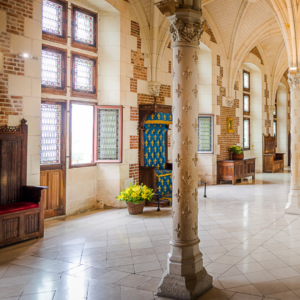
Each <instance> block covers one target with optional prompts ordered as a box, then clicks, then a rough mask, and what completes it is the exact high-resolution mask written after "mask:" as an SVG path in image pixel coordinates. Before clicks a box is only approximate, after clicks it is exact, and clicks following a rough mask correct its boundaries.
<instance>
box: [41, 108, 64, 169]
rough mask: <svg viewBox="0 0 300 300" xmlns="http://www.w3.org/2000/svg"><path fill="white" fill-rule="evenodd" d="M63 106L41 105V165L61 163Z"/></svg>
mask: <svg viewBox="0 0 300 300" xmlns="http://www.w3.org/2000/svg"><path fill="white" fill-rule="evenodd" d="M60 135H61V107H60V106H59V105H50V104H42V105H41V153H40V157H41V159H40V161H41V165H53V164H59V163H60Z"/></svg>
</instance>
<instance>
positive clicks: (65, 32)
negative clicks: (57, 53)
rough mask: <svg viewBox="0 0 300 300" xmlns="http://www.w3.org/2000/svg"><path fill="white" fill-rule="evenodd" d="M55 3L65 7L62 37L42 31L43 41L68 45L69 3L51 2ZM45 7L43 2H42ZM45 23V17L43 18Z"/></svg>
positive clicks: (57, 0)
mask: <svg viewBox="0 0 300 300" xmlns="http://www.w3.org/2000/svg"><path fill="white" fill-rule="evenodd" d="M49 1H51V2H53V3H56V4H59V5H61V6H62V7H63V9H62V13H63V15H62V35H61V36H60V35H57V34H53V33H50V32H47V31H43V30H42V39H43V40H48V41H51V42H55V43H60V44H67V41H68V1H65V0H49ZM42 7H43V2H42ZM42 22H43V16H42Z"/></svg>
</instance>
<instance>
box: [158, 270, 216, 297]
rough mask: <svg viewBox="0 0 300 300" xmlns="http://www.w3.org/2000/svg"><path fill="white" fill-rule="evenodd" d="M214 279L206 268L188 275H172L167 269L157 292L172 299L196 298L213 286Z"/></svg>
mask: <svg viewBox="0 0 300 300" xmlns="http://www.w3.org/2000/svg"><path fill="white" fill-rule="evenodd" d="M212 280H213V278H212V276H210V275H208V274H207V272H206V270H205V268H203V269H202V270H201V271H200V272H199V273H197V274H194V275H188V276H177V275H170V274H168V271H165V273H164V275H163V278H162V280H161V282H160V284H159V286H158V289H157V293H156V294H157V296H160V297H166V298H171V299H179V300H195V299H197V298H198V297H200V296H201V295H203V294H204V293H205V292H206V291H208V290H209V289H210V288H211V287H212Z"/></svg>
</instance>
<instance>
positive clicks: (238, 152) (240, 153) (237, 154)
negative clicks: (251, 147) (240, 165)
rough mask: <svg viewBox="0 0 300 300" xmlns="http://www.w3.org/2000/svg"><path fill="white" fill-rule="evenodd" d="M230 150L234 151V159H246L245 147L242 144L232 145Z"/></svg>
mask: <svg viewBox="0 0 300 300" xmlns="http://www.w3.org/2000/svg"><path fill="white" fill-rule="evenodd" d="M229 152H231V153H232V159H244V149H243V148H242V147H240V146H230V147H229Z"/></svg>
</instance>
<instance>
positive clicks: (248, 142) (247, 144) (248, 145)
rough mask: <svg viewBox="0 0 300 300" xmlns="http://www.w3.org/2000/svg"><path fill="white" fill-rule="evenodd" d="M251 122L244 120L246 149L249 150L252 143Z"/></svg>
mask: <svg viewBox="0 0 300 300" xmlns="http://www.w3.org/2000/svg"><path fill="white" fill-rule="evenodd" d="M249 125H250V122H249V120H244V148H245V149H249V148H250V141H249V130H250V128H249Z"/></svg>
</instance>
